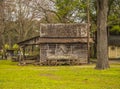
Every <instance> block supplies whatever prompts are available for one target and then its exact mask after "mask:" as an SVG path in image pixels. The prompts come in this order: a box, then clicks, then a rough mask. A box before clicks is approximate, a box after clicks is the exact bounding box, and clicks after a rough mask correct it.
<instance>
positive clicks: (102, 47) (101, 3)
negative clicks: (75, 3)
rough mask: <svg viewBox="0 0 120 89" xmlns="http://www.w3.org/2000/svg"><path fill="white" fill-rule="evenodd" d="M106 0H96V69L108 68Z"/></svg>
mask: <svg viewBox="0 0 120 89" xmlns="http://www.w3.org/2000/svg"><path fill="white" fill-rule="evenodd" d="M107 11H108V0H97V64H96V69H107V68H109V63H108V37H107Z"/></svg>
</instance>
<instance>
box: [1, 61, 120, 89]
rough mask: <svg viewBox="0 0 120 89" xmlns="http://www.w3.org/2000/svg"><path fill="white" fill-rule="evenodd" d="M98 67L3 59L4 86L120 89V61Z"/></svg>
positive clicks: (8, 88)
mask: <svg viewBox="0 0 120 89" xmlns="http://www.w3.org/2000/svg"><path fill="white" fill-rule="evenodd" d="M94 67H95V65H82V66H32V65H29V66H17V64H16V63H13V62H11V61H8V60H7V61H5V60H0V89H120V64H111V68H110V69H107V70H95V69H94Z"/></svg>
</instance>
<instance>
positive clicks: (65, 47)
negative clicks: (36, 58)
mask: <svg viewBox="0 0 120 89" xmlns="http://www.w3.org/2000/svg"><path fill="white" fill-rule="evenodd" d="M87 56H88V55H87V44H42V45H41V53H40V57H41V61H46V60H47V59H48V60H49V58H53V57H56V58H59V59H60V58H61V59H62V58H63V57H67V58H68V59H69V58H72V59H77V60H79V62H80V63H87Z"/></svg>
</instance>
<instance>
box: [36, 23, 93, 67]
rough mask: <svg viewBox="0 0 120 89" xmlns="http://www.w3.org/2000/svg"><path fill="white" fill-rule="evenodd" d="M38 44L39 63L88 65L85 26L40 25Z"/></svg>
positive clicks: (90, 40)
mask: <svg viewBox="0 0 120 89" xmlns="http://www.w3.org/2000/svg"><path fill="white" fill-rule="evenodd" d="M89 42H92V39H91V38H90V39H89ZM38 43H39V44H40V61H41V63H47V64H48V65H49V64H56V65H57V64H64V63H65V64H82V63H88V31H87V24H41V25H40V39H39V42H38Z"/></svg>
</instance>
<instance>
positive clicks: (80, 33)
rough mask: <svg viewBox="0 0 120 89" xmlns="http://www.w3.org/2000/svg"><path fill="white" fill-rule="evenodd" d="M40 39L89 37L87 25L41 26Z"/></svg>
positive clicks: (60, 24)
mask: <svg viewBox="0 0 120 89" xmlns="http://www.w3.org/2000/svg"><path fill="white" fill-rule="evenodd" d="M40 37H87V24H81V23H74V24H73V23H71V24H70V23H69V24H62V23H59V24H41V25H40Z"/></svg>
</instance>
